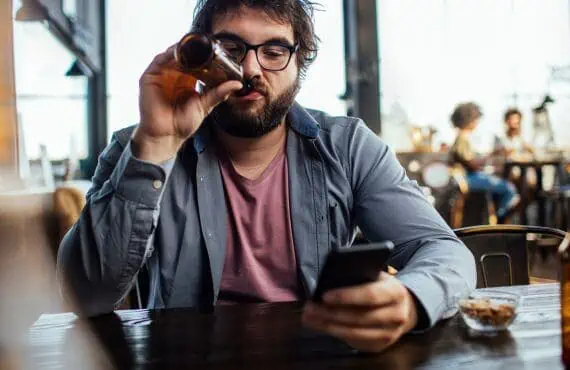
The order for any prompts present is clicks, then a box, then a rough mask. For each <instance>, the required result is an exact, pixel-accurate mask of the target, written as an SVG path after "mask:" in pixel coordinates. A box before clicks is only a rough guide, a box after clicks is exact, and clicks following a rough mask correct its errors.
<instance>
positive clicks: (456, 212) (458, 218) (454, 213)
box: [451, 194, 465, 229]
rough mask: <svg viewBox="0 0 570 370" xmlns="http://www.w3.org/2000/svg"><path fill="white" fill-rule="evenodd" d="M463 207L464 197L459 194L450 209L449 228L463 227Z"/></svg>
mask: <svg viewBox="0 0 570 370" xmlns="http://www.w3.org/2000/svg"><path fill="white" fill-rule="evenodd" d="M464 207H465V195H463V194H461V195H459V196H458V197H457V198H456V199H455V203H454V204H453V207H452V208H451V227H452V228H454V229H458V228H460V227H461V226H462V225H463V211H464Z"/></svg>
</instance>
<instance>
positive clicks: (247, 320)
mask: <svg viewBox="0 0 570 370" xmlns="http://www.w3.org/2000/svg"><path fill="white" fill-rule="evenodd" d="M495 289H504V290H510V291H516V292H518V293H520V294H521V295H522V296H523V299H522V302H521V306H520V307H519V308H520V310H519V314H518V316H517V319H516V321H515V322H514V323H513V325H512V326H511V329H510V331H507V332H504V333H502V334H499V335H497V336H494V337H481V336H473V335H472V334H470V333H469V331H468V330H467V329H466V328H465V326H464V324H463V322H462V321H461V319H460V318H459V317H458V316H455V317H453V318H452V319H450V320H447V321H444V322H441V323H440V324H438V325H437V326H436V327H435V328H434V329H432V330H430V331H428V332H426V333H423V334H417V335H408V336H406V337H404V338H403V339H402V340H401V341H400V342H399V343H398V344H396V345H395V346H393V347H392V348H390V349H389V350H387V351H386V352H384V353H382V354H380V355H366V354H361V353H357V352H356V351H353V350H351V349H350V348H348V347H346V346H345V345H344V344H342V343H340V342H338V341H336V340H335V339H333V338H330V337H327V336H324V335H321V334H318V333H314V332H312V331H309V330H306V329H303V328H302V327H301V325H300V314H301V306H300V305H299V304H259V305H239V306H221V307H217V308H216V310H215V312H214V313H213V314H204V313H198V312H196V311H193V310H185V309H171V310H157V311H146V310H137V311H132V310H131V311H117V312H116V313H115V314H111V315H106V316H101V317H98V318H95V319H92V320H90V321H89V322H80V321H79V320H77V319H76V317H75V316H74V315H72V314H54V315H43V316H41V317H40V319H39V320H38V321H37V322H36V323H35V324H34V325H33V326H32V328H31V329H30V330H29V333H28V339H27V341H28V344H29V346H28V349H27V352H28V353H29V358H28V359H27V361H26V362H28V361H30V363H29V368H34V369H44V368H46V369H47V368H49V369H58V368H66V369H91V368H97V369H100V368H112V367H113V365H112V364H114V366H115V367H116V368H119V369H129V368H136V369H155V368H156V369H169V368H173V369H202V368H213V369H325V368H327V369H329V368H334V369H345V368H347V369H348V368H351V369H352V368H356V369H368V368H370V369H415V368H418V369H455V368H469V369H485V370H490V369H522V368H527V369H547V370H554V369H561V368H563V366H562V364H561V362H560V353H561V344H560V343H561V341H560V332H561V331H560V308H559V285H558V284H547V285H529V286H518V287H508V288H495ZM88 328H90V330H91V331H92V334H91V335H87V334H86V332H87V330H88ZM96 342H100V347H99V348H98V347H97V343H96ZM102 349H103V350H102ZM104 353H107V356H105V355H104Z"/></svg>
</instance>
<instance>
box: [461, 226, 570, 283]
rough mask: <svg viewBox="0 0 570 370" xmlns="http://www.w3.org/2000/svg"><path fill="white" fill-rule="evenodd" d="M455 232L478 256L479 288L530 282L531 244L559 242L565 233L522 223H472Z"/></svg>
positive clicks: (476, 257) (476, 260)
mask: <svg viewBox="0 0 570 370" xmlns="http://www.w3.org/2000/svg"><path fill="white" fill-rule="evenodd" d="M455 234H456V235H457V236H458V237H459V238H460V239H461V240H462V241H463V242H464V243H465V245H466V246H467V248H469V250H470V251H471V253H473V256H474V257H475V262H476V265H477V288H485V287H493V286H505V285H526V284H529V282H530V273H529V265H530V264H529V257H528V256H529V252H528V249H529V247H530V248H532V247H535V246H536V245H537V244H540V242H541V241H544V242H546V243H549V242H550V241H552V240H553V239H554V240H556V241H557V243H556V245H558V244H560V243H559V242H558V241H562V240H563V239H564V238H565V237H566V232H564V231H562V230H559V229H553V228H549V227H541V226H523V225H494V226H493V225H483V226H472V227H465V228H461V229H456V230H455ZM546 243H545V244H546Z"/></svg>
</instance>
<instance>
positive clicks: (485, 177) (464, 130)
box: [450, 102, 520, 222]
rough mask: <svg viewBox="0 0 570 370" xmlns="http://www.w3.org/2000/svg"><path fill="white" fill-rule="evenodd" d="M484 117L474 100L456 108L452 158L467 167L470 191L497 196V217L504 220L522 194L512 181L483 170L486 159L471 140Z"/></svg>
mask: <svg viewBox="0 0 570 370" xmlns="http://www.w3.org/2000/svg"><path fill="white" fill-rule="evenodd" d="M481 116H482V113H481V108H479V106H478V105H477V104H475V103H472V102H469V103H461V104H459V105H458V106H457V107H456V108H455V110H454V111H453V113H452V115H451V122H452V123H453V126H455V127H456V128H457V129H458V133H457V138H456V139H455V142H454V143H453V146H452V147H451V151H450V155H451V160H452V162H454V163H456V164H459V165H461V167H463V169H464V170H465V172H466V175H465V178H466V180H467V184H468V186H469V189H470V190H472V191H488V192H490V193H491V194H492V195H493V196H494V198H497V199H498V205H497V217H498V219H499V222H504V221H505V219H506V218H507V217H508V216H509V215H510V214H511V213H512V211H513V210H514V209H515V208H516V207H517V205H518V204H519V202H520V197H519V195H518V193H517V190H516V188H515V186H514V185H513V184H511V183H510V182H508V181H506V180H503V179H501V178H499V177H496V176H493V175H489V174H487V173H485V172H483V171H482V168H483V165H484V159H481V158H478V157H477V156H476V155H475V153H474V152H473V149H472V146H471V142H470V141H469V137H470V135H471V133H472V132H473V131H474V130H475V128H477V125H478V124H479V119H480V118H481Z"/></svg>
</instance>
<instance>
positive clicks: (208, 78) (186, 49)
mask: <svg viewBox="0 0 570 370" xmlns="http://www.w3.org/2000/svg"><path fill="white" fill-rule="evenodd" d="M174 59H175V60H176V63H177V64H178V67H179V68H180V69H181V70H182V72H184V73H188V74H191V75H192V76H194V77H196V78H197V79H198V80H200V81H201V82H202V83H204V84H205V85H206V86H207V87H216V86H218V85H219V84H221V83H223V82H226V81H229V80H237V81H241V82H242V83H243V85H244V88H243V89H242V90H241V91H239V92H238V95H245V94H246V93H247V92H249V91H248V90H249V89H250V88H251V86H249V83H248V82H247V81H244V78H243V70H242V67H241V65H240V64H239V63H237V62H236V61H235V60H234V59H233V58H232V57H231V56H230V54H229V53H228V52H227V51H226V50H225V49H224V48H223V47H222V45H221V43H220V42H218V41H217V40H215V39H214V38H212V37H209V36H207V35H204V34H200V33H189V34H186V35H185V36H184V37H182V39H181V40H180V42H179V43H178V44H177V46H176V49H175V51H174Z"/></svg>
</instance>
